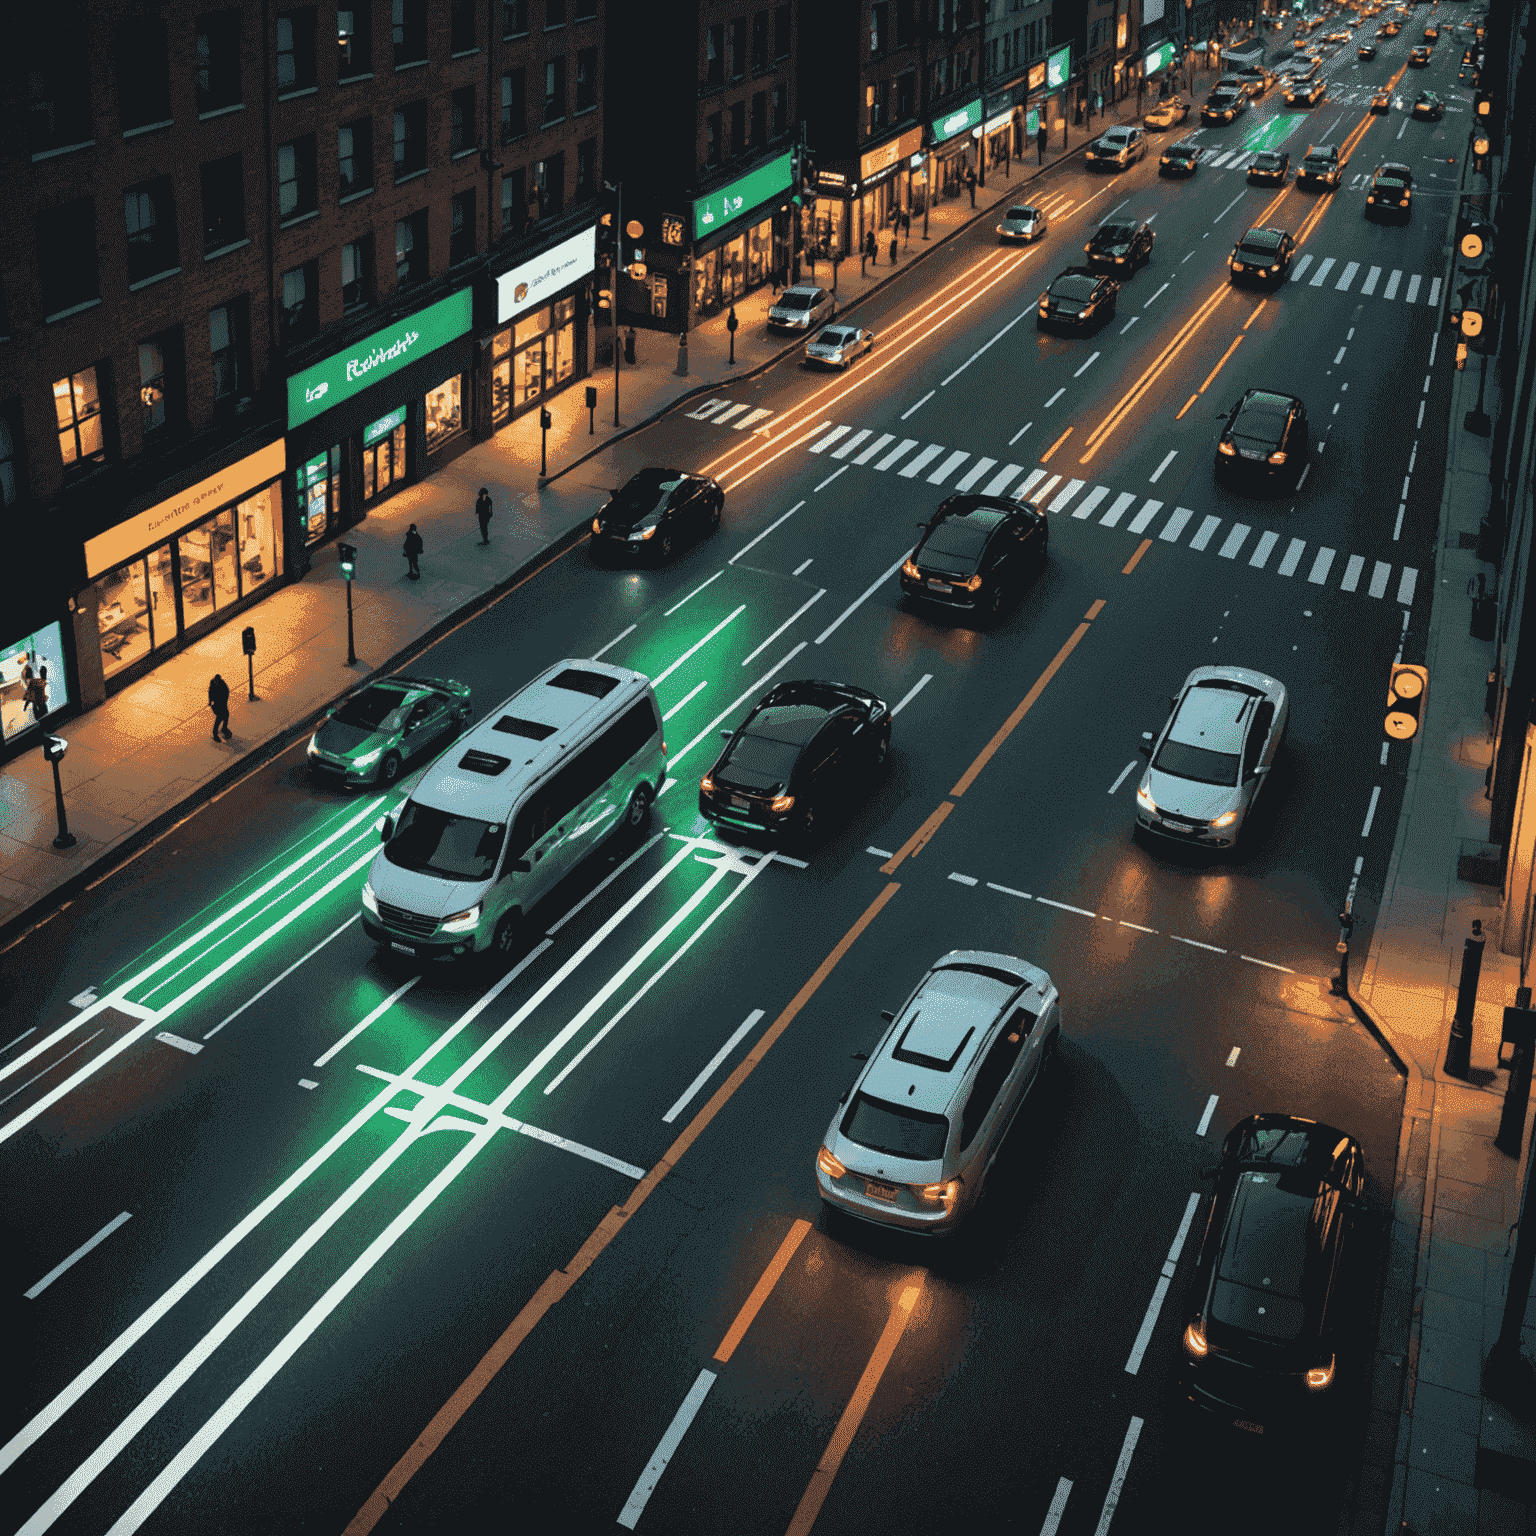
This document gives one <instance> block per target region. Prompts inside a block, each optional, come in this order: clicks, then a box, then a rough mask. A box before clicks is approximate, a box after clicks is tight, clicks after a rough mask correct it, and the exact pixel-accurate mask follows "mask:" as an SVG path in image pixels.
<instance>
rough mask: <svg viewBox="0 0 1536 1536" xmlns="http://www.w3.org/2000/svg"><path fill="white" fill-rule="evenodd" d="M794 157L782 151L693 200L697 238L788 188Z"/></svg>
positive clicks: (694, 231)
mask: <svg viewBox="0 0 1536 1536" xmlns="http://www.w3.org/2000/svg"><path fill="white" fill-rule="evenodd" d="M792 160H793V157H792V156H790V155H787V154H786V155H780V156H779V157H778V158H777V159H776V160H770V161H769V162H768V164H767V165H762V166H759V167H758V168H757V169H756V170H755V171H749V172H748V173H747V174H746V175H745V176H742V177H739V178H738V179H737V180H735V181H733V182H730V183H729V184H728V185H726V186H723V187H721V188H720V189H719V190H718V191H717V192H711V193H710V194H709V196H708V197H700V198H696V199H695V200H694V204H693V238H694V239H695V240H702V239H703V238H704V236H705V235H707V234H710V233H711V232H712V231H714V230H717V229H719V228H720V227H721V226H722V225H725V224H729V223H730V222H731V220H732V219H734V218H739V217H740V216H741V215H742V214H744V213H745V212H747V210H748V209H749V208H756V207H757V205H758V204H759V203H766V202H767V201H768V199H769V198H771V197H777V196H778V195H779V193H781V192H787V191H788V190H789V185H790V182H791V181H793V180H794V169H793V165H792Z"/></svg>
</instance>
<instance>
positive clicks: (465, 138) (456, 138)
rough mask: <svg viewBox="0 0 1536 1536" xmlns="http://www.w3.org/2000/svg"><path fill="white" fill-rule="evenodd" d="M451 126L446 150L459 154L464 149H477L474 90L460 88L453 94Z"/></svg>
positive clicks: (469, 86)
mask: <svg viewBox="0 0 1536 1536" xmlns="http://www.w3.org/2000/svg"><path fill="white" fill-rule="evenodd" d="M452 112H453V125H452V128H451V130H450V133H449V139H448V149H449V152H450V153H451V154H455V155H457V154H460V153H461V152H462V151H464V150H466V149H478V148H479V138H478V136H477V135H476V133H475V88H474V86H472V85H464V86H460V87H459V89H458V90H456V91H455V92H454V93H453V104H452Z"/></svg>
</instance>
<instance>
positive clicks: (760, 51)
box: [752, 11, 768, 71]
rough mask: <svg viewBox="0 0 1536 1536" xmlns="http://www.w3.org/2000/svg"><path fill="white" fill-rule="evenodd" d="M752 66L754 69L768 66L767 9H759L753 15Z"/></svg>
mask: <svg viewBox="0 0 1536 1536" xmlns="http://www.w3.org/2000/svg"><path fill="white" fill-rule="evenodd" d="M752 68H753V70H754V71H756V70H759V69H767V68H768V12H767V11H758V12H756V13H755V14H754V15H753V17H752Z"/></svg>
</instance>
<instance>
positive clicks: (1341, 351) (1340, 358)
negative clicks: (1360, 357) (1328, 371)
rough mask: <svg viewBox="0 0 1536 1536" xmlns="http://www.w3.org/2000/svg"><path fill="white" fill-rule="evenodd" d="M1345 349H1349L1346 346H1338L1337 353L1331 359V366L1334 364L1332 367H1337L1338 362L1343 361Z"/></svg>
mask: <svg viewBox="0 0 1536 1536" xmlns="http://www.w3.org/2000/svg"><path fill="white" fill-rule="evenodd" d="M1347 351H1349V348H1348V347H1340V348H1339V350H1338V354H1337V355H1336V356H1335V357H1334V359H1333V366H1334V367H1335V368H1337V367H1338V366H1339V364H1340V363H1342V362H1343V361H1344V354H1345V353H1346V352H1347Z"/></svg>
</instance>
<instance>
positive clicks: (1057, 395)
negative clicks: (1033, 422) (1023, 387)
mask: <svg viewBox="0 0 1536 1536" xmlns="http://www.w3.org/2000/svg"><path fill="white" fill-rule="evenodd" d="M1066 392H1067V391H1066V388H1065V386H1063V387H1062V388H1061V389H1058V390H1057V391H1056V393H1055V394H1054V395H1052V396H1051V398H1050V399H1049V400H1047V401H1046V402H1045V408H1046V409H1047V410H1049V409H1050V408H1051V407H1052V406H1053V405H1055V404H1056V402H1057V401H1058V400H1060V399H1061V397H1062V396H1063V395H1064V394H1066Z"/></svg>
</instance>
